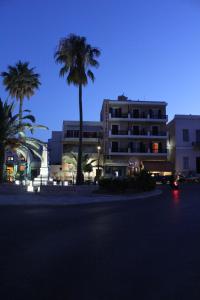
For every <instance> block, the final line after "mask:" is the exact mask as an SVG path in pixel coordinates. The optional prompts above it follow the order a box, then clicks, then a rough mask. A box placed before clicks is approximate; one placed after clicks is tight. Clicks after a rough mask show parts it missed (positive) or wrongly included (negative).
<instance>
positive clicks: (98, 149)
mask: <svg viewBox="0 0 200 300" xmlns="http://www.w3.org/2000/svg"><path fill="white" fill-rule="evenodd" d="M100 151H101V146H99V145H98V146H97V152H98V161H97V181H98V180H99V175H100V174H99V163H100Z"/></svg>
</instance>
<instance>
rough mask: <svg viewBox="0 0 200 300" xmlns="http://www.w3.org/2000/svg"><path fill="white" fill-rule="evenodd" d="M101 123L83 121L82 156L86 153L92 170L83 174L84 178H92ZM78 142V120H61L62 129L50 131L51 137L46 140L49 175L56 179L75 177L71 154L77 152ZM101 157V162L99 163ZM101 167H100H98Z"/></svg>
mask: <svg viewBox="0 0 200 300" xmlns="http://www.w3.org/2000/svg"><path fill="white" fill-rule="evenodd" d="M101 138H102V124H101V122H93V121H86V122H83V148H82V151H83V157H85V155H87V157H88V162H89V161H91V160H95V161H94V163H93V166H94V168H93V172H91V173H89V174H85V176H86V178H88V177H89V178H90V179H94V177H95V176H96V169H97V164H98V160H99V165H101V166H102V159H101V157H99V155H101V153H98V149H97V146H98V145H100V144H101ZM78 143H79V121H63V128H62V131H57V132H52V138H51V139H49V141H48V148H49V158H50V175H51V177H52V178H55V179H58V180H69V181H71V180H74V178H75V177H76V160H75V159H74V158H73V155H75V156H77V154H78ZM100 159H101V164H100ZM100 169H101V168H100Z"/></svg>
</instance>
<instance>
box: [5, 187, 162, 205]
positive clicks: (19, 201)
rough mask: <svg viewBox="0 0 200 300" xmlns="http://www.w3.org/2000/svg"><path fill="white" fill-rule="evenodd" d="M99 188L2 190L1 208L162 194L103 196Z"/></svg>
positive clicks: (137, 197) (154, 192) (134, 197)
mask: <svg viewBox="0 0 200 300" xmlns="http://www.w3.org/2000/svg"><path fill="white" fill-rule="evenodd" d="M97 188H98V187H97V186H80V187H70V188H68V189H59V190H57V191H56V190H55V189H54V190H51V189H50V190H49V191H47V189H45V188H44V189H42V191H41V193H27V192H25V191H22V190H20V192H19V193H9V192H10V191H9V190H8V191H7V192H5V190H4V193H1V189H0V206H2V205H4V206H5V205H17V206H18V205H28V206H29V205H48V206H49V205H51V206H57V205H60V206H62V205H77V204H92V203H101V202H114V201H127V200H136V199H144V198H150V197H154V196H158V195H160V194H161V193H162V191H161V190H158V189H156V190H154V191H151V192H144V193H138V194H132V195H131V194H129V195H123V194H122V195H104V194H103V195H102V194H96V193H94V191H95V190H97Z"/></svg>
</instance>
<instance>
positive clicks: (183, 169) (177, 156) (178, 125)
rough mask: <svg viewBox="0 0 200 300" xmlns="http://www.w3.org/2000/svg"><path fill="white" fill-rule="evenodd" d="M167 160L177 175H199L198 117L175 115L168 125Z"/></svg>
mask: <svg viewBox="0 0 200 300" xmlns="http://www.w3.org/2000/svg"><path fill="white" fill-rule="evenodd" d="M167 127H168V133H169V138H168V155H169V156H168V158H169V160H170V161H171V162H172V163H173V167H174V171H175V172H176V173H177V174H183V175H189V174H191V173H195V174H200V116H195V115H175V116H174V119H173V120H172V121H171V122H169V124H168V126H167Z"/></svg>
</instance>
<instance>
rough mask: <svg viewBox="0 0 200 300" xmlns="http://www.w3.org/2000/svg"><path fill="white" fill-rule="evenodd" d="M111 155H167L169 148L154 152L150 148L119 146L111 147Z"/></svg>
mask: <svg viewBox="0 0 200 300" xmlns="http://www.w3.org/2000/svg"><path fill="white" fill-rule="evenodd" d="M109 155H134V156H135V155H138V156H152V157H156V156H167V149H162V150H159V151H156V152H152V151H151V150H150V149H141V148H133V149H132V148H118V149H112V148H111V149H109Z"/></svg>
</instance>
